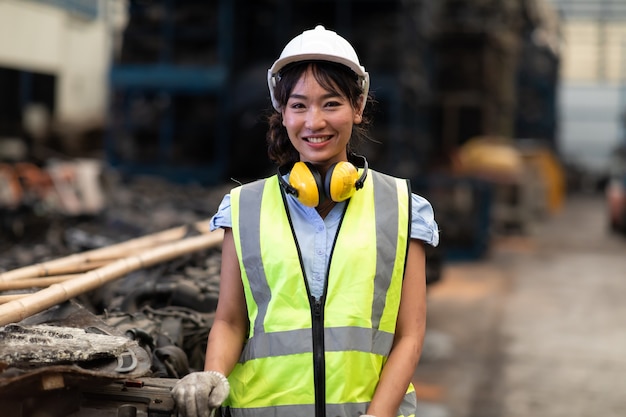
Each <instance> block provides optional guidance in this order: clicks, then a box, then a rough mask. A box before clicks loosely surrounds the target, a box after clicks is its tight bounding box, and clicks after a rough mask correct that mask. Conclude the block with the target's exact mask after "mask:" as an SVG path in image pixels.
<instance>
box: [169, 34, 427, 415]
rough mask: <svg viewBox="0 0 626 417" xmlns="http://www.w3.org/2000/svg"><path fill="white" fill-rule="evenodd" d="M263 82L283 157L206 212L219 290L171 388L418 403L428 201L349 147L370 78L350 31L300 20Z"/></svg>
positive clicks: (255, 405)
mask: <svg viewBox="0 0 626 417" xmlns="http://www.w3.org/2000/svg"><path fill="white" fill-rule="evenodd" d="M268 85H269V89H270V95H271V99H272V104H273V106H274V108H275V109H276V112H275V113H274V114H273V115H272V116H271V117H270V120H269V122H270V128H269V131H268V144H269V147H268V153H269V156H270V158H271V159H272V160H273V161H274V162H276V164H277V165H278V166H279V170H278V173H277V175H275V176H272V177H270V178H266V179H263V180H259V181H255V182H252V183H250V184H246V185H243V186H241V187H237V188H235V189H233V190H232V192H231V193H230V194H229V195H227V196H226V197H225V198H224V200H223V201H222V204H221V205H220V208H219V210H218V213H217V214H216V215H215V216H214V217H213V218H212V219H211V225H212V228H217V227H222V228H224V230H225V234H224V242H223V250H222V271H221V286H220V295H219V303H218V307H217V311H216V317H215V321H214V324H213V327H212V329H211V332H210V335H209V340H208V347H207V354H206V361H205V371H204V372H196V373H192V374H190V375H187V376H186V377H185V378H183V379H182V380H181V381H179V382H178V383H177V385H176V386H175V387H174V389H173V391H172V392H173V396H174V399H175V400H176V402H177V404H178V407H179V412H180V413H181V414H183V415H186V416H209V415H210V413H211V412H212V410H214V409H216V408H218V407H220V406H222V411H223V412H224V413H225V414H227V415H228V414H230V415H232V416H285V417H294V416H306V417H309V416H311V417H312V416H315V417H324V416H328V417H336V416H341V417H344V416H345V417H347V416H376V417H392V416H413V415H415V413H416V398H415V392H414V389H413V386H412V385H411V383H410V382H411V378H412V376H413V373H414V371H415V367H416V366H417V363H418V360H419V357H420V354H421V348H422V342H423V337H424V330H425V322H426V296H425V292H426V284H425V281H426V280H425V254H424V248H423V244H424V243H427V244H432V245H436V244H437V243H438V230H437V225H436V223H435V220H434V216H433V211H432V207H431V206H430V204H429V203H428V202H427V201H426V200H425V199H423V198H422V197H419V196H417V195H415V194H412V193H411V192H410V188H409V184H408V181H406V180H401V179H398V178H393V177H391V176H388V175H385V174H382V173H379V172H376V171H373V170H368V166H367V161H366V159H365V158H364V157H361V156H357V155H355V154H354V153H353V152H352V141H353V140H354V139H353V136H357V135H358V134H359V133H360V130H359V129H360V128H361V126H362V124H364V123H365V120H364V116H363V111H364V109H365V105H366V103H367V99H368V89H369V75H368V73H367V72H366V71H365V69H364V68H363V67H362V66H361V65H360V64H359V61H358V58H357V55H356V53H355V52H354V49H353V48H352V46H351V45H350V44H349V43H348V42H347V41H346V40H345V39H343V38H342V37H340V36H339V35H337V34H336V33H335V32H332V31H328V30H326V29H324V28H323V27H322V26H318V27H316V28H315V29H313V30H308V31H305V32H303V33H302V34H301V35H299V36H297V37H296V38H294V39H293V40H292V41H291V42H289V43H288V44H287V46H285V49H284V50H283V52H282V54H281V57H280V58H279V59H278V60H277V61H276V62H275V63H274V65H273V66H272V68H270V70H269V71H268ZM355 165H357V166H358V165H361V166H360V167H359V168H356V167H355ZM226 375H228V379H227V378H226Z"/></svg>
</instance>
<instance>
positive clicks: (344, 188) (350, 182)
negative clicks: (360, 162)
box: [324, 161, 359, 202]
mask: <svg viewBox="0 0 626 417" xmlns="http://www.w3.org/2000/svg"><path fill="white" fill-rule="evenodd" d="M358 179H359V172H358V171H357V169H356V167H355V166H354V165H352V164H351V163H350V162H345V161H342V162H337V163H336V164H334V165H332V166H331V167H330V169H329V170H328V172H327V173H326V180H325V181H324V189H325V191H326V195H327V196H329V197H330V199H331V200H333V201H336V202H340V201H344V200H347V199H349V198H350V197H352V195H353V194H354V193H355V191H356V187H355V184H356V182H357V180H358Z"/></svg>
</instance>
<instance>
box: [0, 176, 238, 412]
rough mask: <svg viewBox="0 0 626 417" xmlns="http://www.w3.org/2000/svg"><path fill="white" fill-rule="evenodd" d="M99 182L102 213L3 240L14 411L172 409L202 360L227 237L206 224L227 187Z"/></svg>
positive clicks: (4, 332)
mask: <svg viewBox="0 0 626 417" xmlns="http://www.w3.org/2000/svg"><path fill="white" fill-rule="evenodd" d="M101 184H102V196H103V197H104V198H105V201H106V204H105V205H103V207H102V210H101V211H100V212H99V213H96V214H92V215H81V216H70V215H65V216H59V215H58V214H57V213H52V212H48V215H47V216H46V215H42V216H41V219H42V221H40V223H39V224H40V225H41V227H31V228H27V229H25V233H24V234H23V235H22V237H21V238H20V239H16V238H15V237H13V238H12V239H5V237H6V236H7V235H6V234H3V238H2V240H0V406H2V405H5V406H6V407H4V409H10V410H14V411H13V414H10V415H15V416H27V415H37V413H39V412H41V411H42V410H46V412H48V414H46V415H51V416H57V415H58V416H68V415H72V416H83V415H84V416H87V415H94V414H93V413H94V412H96V411H95V410H99V411H98V412H99V413H100V414H98V415H103V416H104V415H112V416H113V415H115V416H117V415H126V414H119V413H120V412H122V411H121V410H122V408H124V410H126V411H124V412H130V411H129V409H131V408H132V410H134V411H132V412H139V413H141V412H143V413H144V414H138V415H163V416H169V415H171V413H173V403H172V402H171V398H170V397H169V389H170V388H171V385H172V384H173V383H174V382H175V381H176V380H177V378H180V377H182V376H184V375H185V374H187V373H189V372H191V371H194V370H198V369H201V368H202V367H203V363H204V351H205V349H206V340H207V335H208V332H209V330H210V328H211V325H212V322H213V315H214V311H215V308H216V305H217V295H218V286H219V271H220V259H221V252H220V246H221V245H220V244H221V239H222V233H221V231H217V232H210V231H209V230H208V219H209V218H210V216H211V214H212V213H214V212H215V210H216V209H217V205H218V204H219V201H220V200H221V198H222V196H223V194H224V192H225V191H226V190H225V189H221V188H220V187H212V188H210V189H207V188H203V187H200V186H195V185H180V184H175V185H174V184H170V183H168V182H167V181H164V180H160V179H156V178H138V179H135V180H134V181H133V182H132V183H125V182H124V181H122V180H121V179H120V178H116V177H115V176H114V174H111V175H108V173H107V175H106V176H105V177H104V178H103V181H102V182H101ZM131 393H132V395H131ZM129 404H130V405H129ZM49 410H55V411H49ZM50 413H52V414H50Z"/></svg>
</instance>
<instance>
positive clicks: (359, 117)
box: [353, 94, 365, 125]
mask: <svg viewBox="0 0 626 417" xmlns="http://www.w3.org/2000/svg"><path fill="white" fill-rule="evenodd" d="M363 100H365V97H364V96H363V94H361V95H360V96H359V102H358V103H357V106H356V108H355V109H354V118H353V121H354V124H355V125H358V124H360V123H361V122H362V121H363V110H361V105H362V104H363Z"/></svg>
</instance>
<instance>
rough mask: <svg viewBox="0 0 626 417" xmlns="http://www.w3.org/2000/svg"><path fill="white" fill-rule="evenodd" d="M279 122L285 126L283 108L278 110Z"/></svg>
mask: <svg viewBox="0 0 626 417" xmlns="http://www.w3.org/2000/svg"><path fill="white" fill-rule="evenodd" d="M280 122H281V123H282V125H283V126H285V110H284V109H281V110H280ZM285 127H287V126H285Z"/></svg>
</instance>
